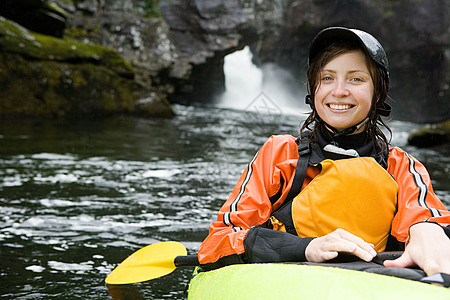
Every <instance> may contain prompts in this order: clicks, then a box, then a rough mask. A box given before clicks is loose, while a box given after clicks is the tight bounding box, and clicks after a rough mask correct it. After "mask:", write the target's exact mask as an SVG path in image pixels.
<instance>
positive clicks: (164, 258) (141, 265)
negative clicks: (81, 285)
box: [105, 242, 187, 284]
mask: <svg viewBox="0 0 450 300" xmlns="http://www.w3.org/2000/svg"><path fill="white" fill-rule="evenodd" d="M186 254H187V252H186V248H185V247H184V246H183V244H181V243H178V242H161V243H157V244H153V245H148V246H146V247H144V248H142V249H139V250H138V251H136V252H134V253H133V254H131V255H130V256H129V257H128V258H127V259H125V260H124V261H123V262H122V263H121V264H120V265H118V266H117V267H116V268H115V269H114V270H113V271H112V272H111V273H110V274H109V275H108V277H106V279H105V282H106V283H107V284H129V283H136V282H142V281H147V280H151V279H155V278H158V277H161V276H164V275H167V274H169V273H171V272H173V271H174V270H175V269H176V266H175V263H174V260H175V257H177V256H179V255H186Z"/></svg>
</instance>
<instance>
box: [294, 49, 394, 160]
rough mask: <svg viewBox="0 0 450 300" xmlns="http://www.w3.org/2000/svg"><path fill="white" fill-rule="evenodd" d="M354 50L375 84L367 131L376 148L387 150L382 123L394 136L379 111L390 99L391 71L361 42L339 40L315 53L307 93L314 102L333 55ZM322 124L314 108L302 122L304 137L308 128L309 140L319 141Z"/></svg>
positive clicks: (311, 62)
mask: <svg viewBox="0 0 450 300" xmlns="http://www.w3.org/2000/svg"><path fill="white" fill-rule="evenodd" d="M352 51H361V52H362V53H363V54H364V57H365V61H366V64H367V67H368V69H369V72H370V76H371V78H372V81H373V85H374V93H373V98H372V107H371V109H370V112H369V115H368V117H369V120H368V122H367V123H366V127H365V132H366V134H367V138H368V139H370V140H372V141H373V142H374V145H375V147H376V148H377V150H378V151H379V152H384V151H386V150H387V149H388V147H389V143H390V139H389V140H388V139H387V137H386V136H385V135H384V133H383V131H382V130H381V129H380V126H383V127H385V128H386V129H387V130H388V132H389V134H390V137H392V130H391V129H390V128H389V126H387V125H386V123H385V122H384V121H383V120H382V119H381V116H380V115H379V113H378V112H377V110H378V109H380V108H382V107H383V105H384V102H385V101H386V99H387V98H388V92H389V83H388V82H389V81H388V80H386V78H387V76H388V74H387V73H386V71H385V70H384V69H382V68H380V67H378V66H377V65H376V63H375V61H374V60H373V59H372V58H371V57H370V55H369V54H368V53H366V51H365V49H364V48H363V47H362V46H361V45H360V44H359V43H357V42H355V41H351V40H340V41H336V42H334V43H332V44H330V45H328V46H326V47H325V48H324V49H323V50H322V52H320V53H319V54H318V55H316V57H315V59H314V60H313V61H310V62H309V67H308V71H307V77H308V82H307V85H308V93H309V95H310V97H311V101H312V103H313V105H314V97H315V92H316V90H317V87H318V86H319V84H320V73H321V71H322V69H323V68H324V67H325V65H326V64H328V63H329V62H330V61H331V60H333V59H334V58H336V57H338V56H339V55H341V54H344V53H348V52H352ZM322 123H324V122H323V121H322V120H321V119H320V117H319V115H318V114H317V111H316V110H315V109H313V110H312V112H311V113H310V114H309V116H308V118H307V119H306V120H305V122H304V123H303V126H302V127H301V130H300V135H301V137H302V138H305V137H303V136H302V133H304V132H306V130H308V131H310V132H311V134H309V138H308V140H309V141H310V142H317V134H316V132H317V130H318V129H319V127H320V126H321V124H322Z"/></svg>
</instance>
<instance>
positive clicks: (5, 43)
mask: <svg viewBox="0 0 450 300" xmlns="http://www.w3.org/2000/svg"><path fill="white" fill-rule="evenodd" d="M0 48H1V49H2V50H3V51H6V52H12V53H16V54H20V55H23V56H25V57H29V58H33V59H39V60H55V61H61V62H69V63H71V62H72V63H73V62H76V63H80V62H88V63H93V64H98V65H105V66H107V67H109V68H111V69H112V70H114V71H115V72H116V73H118V74H120V75H121V76H124V77H127V78H133V76H134V74H133V71H132V69H131V67H130V66H129V65H128V64H127V62H126V61H125V60H124V59H123V58H122V57H121V56H120V55H119V54H118V53H117V52H116V51H115V50H113V49H109V48H106V47H103V46H100V45H95V44H91V43H83V42H80V41H76V40H74V39H70V38H64V39H59V38H55V37H52V36H47V35H42V34H38V33H31V32H29V31H27V30H25V29H24V28H23V27H21V26H18V25H17V24H15V23H13V22H10V21H8V20H6V19H5V18H3V17H0Z"/></svg>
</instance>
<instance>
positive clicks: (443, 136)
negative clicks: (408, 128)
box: [408, 120, 450, 147]
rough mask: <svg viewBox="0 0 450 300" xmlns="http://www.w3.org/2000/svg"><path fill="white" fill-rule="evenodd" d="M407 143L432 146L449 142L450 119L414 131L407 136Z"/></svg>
mask: <svg viewBox="0 0 450 300" xmlns="http://www.w3.org/2000/svg"><path fill="white" fill-rule="evenodd" d="M408 143H409V144H410V145H413V146H417V147H432V146H439V145H443V144H448V143H450V120H447V121H445V122H442V123H439V124H433V125H430V126H427V127H424V128H422V129H421V130H419V131H417V132H414V133H413V134H411V135H410V136H409V138H408Z"/></svg>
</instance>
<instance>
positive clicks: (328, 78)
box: [322, 76, 333, 81]
mask: <svg viewBox="0 0 450 300" xmlns="http://www.w3.org/2000/svg"><path fill="white" fill-rule="evenodd" d="M322 80H324V81H328V80H333V78H332V77H331V76H323V77H322Z"/></svg>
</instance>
